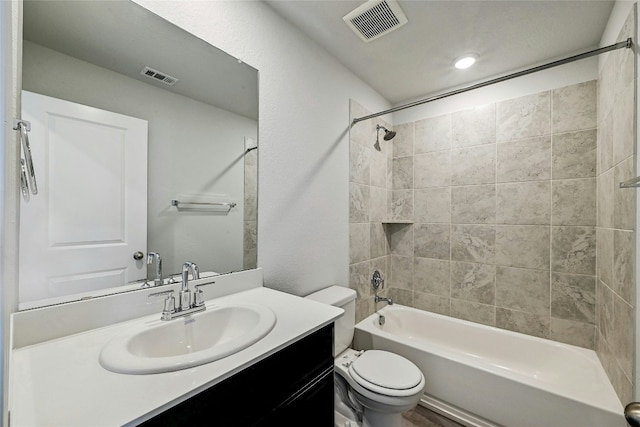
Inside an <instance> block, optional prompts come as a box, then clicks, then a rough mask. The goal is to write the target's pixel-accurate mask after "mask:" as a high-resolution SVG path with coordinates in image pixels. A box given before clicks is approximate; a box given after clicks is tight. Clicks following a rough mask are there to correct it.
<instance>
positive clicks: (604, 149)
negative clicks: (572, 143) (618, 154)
mask: <svg viewBox="0 0 640 427" xmlns="http://www.w3.org/2000/svg"><path fill="white" fill-rule="evenodd" d="M596 152H597V164H596V166H597V171H598V175H599V174H602V173H604V172H606V171H607V170H609V169H611V167H612V166H613V112H611V113H609V114H607V115H606V116H604V119H603V120H602V121H600V123H599V126H598V146H597V151H596Z"/></svg>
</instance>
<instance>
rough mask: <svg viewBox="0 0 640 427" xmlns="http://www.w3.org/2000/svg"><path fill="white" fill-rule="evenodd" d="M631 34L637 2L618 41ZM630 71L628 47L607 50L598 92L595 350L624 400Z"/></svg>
mask: <svg viewBox="0 0 640 427" xmlns="http://www.w3.org/2000/svg"><path fill="white" fill-rule="evenodd" d="M635 34H636V7H634V8H633V9H632V11H631V13H630V15H629V16H628V17H627V20H626V23H625V25H624V27H623V29H622V30H621V32H620V34H619V36H618V41H622V40H626V39H627V38H628V37H634V35H635ZM635 70H636V65H635V55H634V53H633V51H632V50H630V49H622V50H617V51H614V52H612V53H610V54H608V56H607V57H606V58H604V66H603V67H602V71H601V73H600V76H599V83H600V85H599V94H598V95H599V96H598V163H597V170H598V175H597V182H598V192H597V204H598V210H597V227H596V232H597V240H598V243H597V252H598V263H597V264H598V268H597V277H598V281H597V285H596V286H597V287H596V331H597V334H596V352H597V354H598V356H599V357H600V360H601V361H602V365H603V366H604V368H605V370H606V371H607V374H608V375H609V378H610V379H611V382H612V384H613V386H614V388H615V390H616V392H617V393H618V396H619V397H620V400H621V401H622V403H623V404H626V403H628V402H630V401H632V400H633V399H632V391H633V386H632V384H633V356H634V332H635V327H634V324H635V321H634V314H633V313H634V306H635V293H636V285H635V270H634V259H635V258H634V245H635V233H634V229H635V218H636V210H635V197H636V192H637V190H634V189H622V188H618V183H619V182H620V181H625V180H627V179H630V178H632V177H634V176H635V175H634V164H635V161H636V160H635V155H634V147H635V134H634V128H635V117H636V116H635V111H636V110H635V104H636V100H635V96H636V78H635V76H636V71H635Z"/></svg>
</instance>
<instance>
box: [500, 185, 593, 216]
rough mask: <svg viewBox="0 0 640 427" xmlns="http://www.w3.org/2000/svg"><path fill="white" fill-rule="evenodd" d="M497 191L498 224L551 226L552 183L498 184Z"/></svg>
mask: <svg viewBox="0 0 640 427" xmlns="http://www.w3.org/2000/svg"><path fill="white" fill-rule="evenodd" d="M496 190H497V197H496V222H497V223H498V224H518V225H536V224H549V221H550V218H551V183H550V182H549V181H531V182H517V183H511V184H498V185H497V187H496ZM594 198H595V196H594Z"/></svg>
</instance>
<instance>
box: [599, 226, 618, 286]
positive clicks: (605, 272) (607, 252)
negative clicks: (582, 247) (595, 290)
mask: <svg viewBox="0 0 640 427" xmlns="http://www.w3.org/2000/svg"><path fill="white" fill-rule="evenodd" d="M613 236H614V232H613V230H611V229H608V228H598V229H596V246H597V248H596V251H597V254H598V256H597V259H596V262H597V264H598V265H597V277H598V279H600V280H602V281H603V282H604V283H606V284H607V285H608V286H610V287H611V288H612V289H613V287H614V286H613V269H614V249H613V240H614V238H613Z"/></svg>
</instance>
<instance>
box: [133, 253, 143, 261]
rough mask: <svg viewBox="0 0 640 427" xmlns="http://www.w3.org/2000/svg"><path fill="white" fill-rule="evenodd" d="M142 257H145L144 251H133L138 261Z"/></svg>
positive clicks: (134, 257)
mask: <svg viewBox="0 0 640 427" xmlns="http://www.w3.org/2000/svg"><path fill="white" fill-rule="evenodd" d="M142 258H144V253H143V252H140V251H136V252H134V253H133V259H135V260H136V261H140V260H141V259H142Z"/></svg>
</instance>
